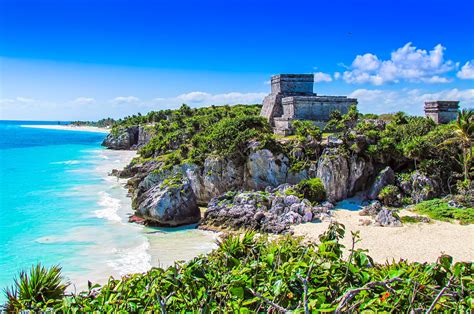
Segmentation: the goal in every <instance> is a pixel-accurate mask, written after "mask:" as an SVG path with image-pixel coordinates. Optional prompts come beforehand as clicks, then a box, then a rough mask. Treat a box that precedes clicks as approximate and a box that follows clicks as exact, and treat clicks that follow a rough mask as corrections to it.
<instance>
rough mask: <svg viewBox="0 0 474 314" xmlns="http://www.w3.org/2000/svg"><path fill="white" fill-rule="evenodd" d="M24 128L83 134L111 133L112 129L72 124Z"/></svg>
mask: <svg viewBox="0 0 474 314" xmlns="http://www.w3.org/2000/svg"><path fill="white" fill-rule="evenodd" d="M21 127H23V128H35V129H51V130H65V131H81V132H99V133H109V132H110V129H107V128H99V127H96V126H77V125H72V124H57V125H56V124H51V125H44V124H41V125H39V124H37V125H36V124H23V125H21Z"/></svg>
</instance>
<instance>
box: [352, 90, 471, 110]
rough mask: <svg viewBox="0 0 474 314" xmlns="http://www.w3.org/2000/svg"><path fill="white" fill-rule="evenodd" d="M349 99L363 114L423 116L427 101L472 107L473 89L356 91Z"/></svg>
mask: <svg viewBox="0 0 474 314" xmlns="http://www.w3.org/2000/svg"><path fill="white" fill-rule="evenodd" d="M349 97H352V98H357V99H358V102H359V104H358V107H359V110H360V111H361V112H363V113H390V112H396V111H404V112H407V113H410V114H418V115H421V114H423V106H424V102H425V101H428V100H459V101H460V102H461V103H460V105H461V106H462V107H472V104H473V103H474V89H464V90H460V89H457V88H453V89H446V90H441V91H438V92H423V91H422V90H419V89H402V90H396V91H393V90H382V89H356V90H355V91H353V92H352V93H351V94H350V95H349Z"/></svg>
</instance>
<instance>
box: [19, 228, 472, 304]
mask: <svg viewBox="0 0 474 314" xmlns="http://www.w3.org/2000/svg"><path fill="white" fill-rule="evenodd" d="M343 237H344V229H343V226H342V225H340V224H337V223H333V224H331V225H330V226H329V229H328V230H327V231H326V232H325V233H324V234H322V235H321V236H320V238H319V243H318V244H316V243H315V242H308V241H304V240H303V239H301V238H294V237H291V236H288V237H280V238H277V239H274V240H270V239H269V238H268V237H267V236H255V234H254V233H245V234H236V235H229V236H227V237H226V238H224V239H222V240H220V242H219V248H218V249H216V250H214V251H213V252H211V253H210V254H208V255H204V256H199V257H196V258H194V259H192V260H190V261H188V262H186V263H184V262H180V263H176V264H175V265H173V266H171V267H169V268H167V269H162V268H153V269H151V270H150V271H148V272H147V273H144V274H135V275H128V276H123V277H122V278H121V279H114V278H110V279H109V281H108V282H107V283H106V284H105V285H103V286H102V287H99V286H97V285H94V286H92V285H90V286H89V289H88V291H84V292H81V293H79V294H73V295H68V296H64V297H63V302H62V303H60V304H57V305H56V306H55V308H54V310H55V311H57V312H60V313H167V312H168V313H195V312H199V313H219V312H223V313H256V312H260V313H265V312H267V313H275V312H293V313H304V312H306V313H321V312H322V313H333V312H339V313H346V312H355V313H401V312H407V309H409V308H413V309H424V310H425V309H428V308H429V307H430V306H431V305H432V304H434V305H436V312H445V313H463V312H469V311H470V309H471V302H472V296H471V292H472V291H471V290H472V289H470V288H469V287H470V285H471V284H472V279H471V278H472V274H473V269H472V268H471V264H470V263H456V264H453V262H452V258H451V257H449V256H447V255H443V256H441V257H440V258H439V260H438V262H437V263H432V264H428V263H409V262H407V261H404V260H401V261H399V262H392V263H384V264H376V263H374V261H373V260H372V259H371V258H370V256H368V255H367V253H366V251H364V250H361V249H353V250H351V251H350V252H351V253H350V257H349V258H348V259H345V258H343V256H342V252H343V251H342V249H343V245H342V244H341V243H340V242H341V239H342V238H343ZM357 239H358V238H357V234H353V242H354V243H355V242H356V241H357ZM446 286H449V287H448V288H447V289H443V287H446ZM440 291H444V292H445V293H444V294H443V295H442V298H441V299H439V296H440V295H441V294H442V293H440ZM27 309H28V307H26V306H25V307H23V308H22V310H27Z"/></svg>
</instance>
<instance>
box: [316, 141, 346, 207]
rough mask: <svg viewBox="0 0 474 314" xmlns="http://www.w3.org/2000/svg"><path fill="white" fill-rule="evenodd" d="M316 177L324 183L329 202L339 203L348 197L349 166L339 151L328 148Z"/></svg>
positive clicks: (319, 162)
mask: <svg viewBox="0 0 474 314" xmlns="http://www.w3.org/2000/svg"><path fill="white" fill-rule="evenodd" d="M316 176H317V177H318V178H320V179H321V181H322V182H323V185H324V188H325V189H326V193H327V197H328V200H329V201H331V202H335V201H339V200H342V199H344V198H347V196H348V188H349V165H348V162H347V159H346V158H345V157H344V156H343V155H342V154H340V153H339V150H337V149H330V148H327V149H325V150H324V152H323V154H322V156H321V157H320V159H319V161H318V169H317V172H316Z"/></svg>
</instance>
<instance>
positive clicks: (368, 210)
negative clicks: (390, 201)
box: [359, 201, 382, 216]
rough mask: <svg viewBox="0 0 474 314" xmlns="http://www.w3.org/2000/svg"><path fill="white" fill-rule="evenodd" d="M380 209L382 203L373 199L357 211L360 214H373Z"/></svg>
mask: <svg viewBox="0 0 474 314" xmlns="http://www.w3.org/2000/svg"><path fill="white" fill-rule="evenodd" d="M381 210H382V204H381V203H380V202H379V201H373V202H372V203H370V204H369V205H367V206H365V207H364V208H362V210H361V211H360V212H359V215H360V216H375V215H377V214H378V213H379V212H380V211H381Z"/></svg>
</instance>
